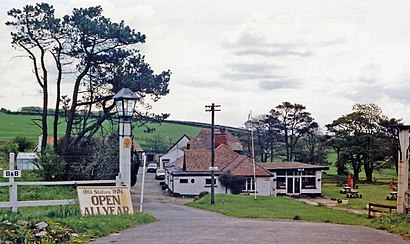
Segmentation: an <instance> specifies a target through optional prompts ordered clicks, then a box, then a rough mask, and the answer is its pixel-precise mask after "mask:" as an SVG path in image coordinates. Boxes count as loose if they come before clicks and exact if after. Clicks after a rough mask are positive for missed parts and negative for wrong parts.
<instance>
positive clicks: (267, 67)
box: [228, 63, 282, 73]
mask: <svg viewBox="0 0 410 244" xmlns="http://www.w3.org/2000/svg"><path fill="white" fill-rule="evenodd" d="M228 66H229V67H230V68H231V69H232V70H235V71H238V72H243V73H262V72H271V71H272V70H277V69H281V68H282V67H280V66H278V65H272V64H263V63H253V64H251V63H232V64H228Z"/></svg>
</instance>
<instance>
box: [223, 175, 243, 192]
mask: <svg viewBox="0 0 410 244" xmlns="http://www.w3.org/2000/svg"><path fill="white" fill-rule="evenodd" d="M219 181H220V182H221V184H222V186H224V187H226V188H227V189H229V190H231V192H232V194H240V193H242V190H243V187H244V186H245V183H246V178H245V177H242V176H234V175H232V174H231V173H223V174H221V175H220V176H219Z"/></svg>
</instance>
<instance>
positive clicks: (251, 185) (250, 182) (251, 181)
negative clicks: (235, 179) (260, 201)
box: [243, 177, 255, 192]
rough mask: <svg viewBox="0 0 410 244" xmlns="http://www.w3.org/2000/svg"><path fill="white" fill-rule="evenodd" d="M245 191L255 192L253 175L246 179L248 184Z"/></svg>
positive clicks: (244, 188)
mask: <svg viewBox="0 0 410 244" xmlns="http://www.w3.org/2000/svg"><path fill="white" fill-rule="evenodd" d="M243 191H244V192H254V191H255V181H254V179H253V178H252V177H248V178H247V179H246V184H245V185H244V187H243Z"/></svg>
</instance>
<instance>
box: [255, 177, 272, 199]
mask: <svg viewBox="0 0 410 244" xmlns="http://www.w3.org/2000/svg"><path fill="white" fill-rule="evenodd" d="M256 191H257V195H259V196H270V195H271V193H272V177H256Z"/></svg>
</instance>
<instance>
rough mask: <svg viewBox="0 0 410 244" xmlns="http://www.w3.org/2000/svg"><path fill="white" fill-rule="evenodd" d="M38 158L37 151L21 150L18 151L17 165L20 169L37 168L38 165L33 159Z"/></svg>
mask: <svg viewBox="0 0 410 244" xmlns="http://www.w3.org/2000/svg"><path fill="white" fill-rule="evenodd" d="M35 158H37V153H35V152H19V153H17V158H16V166H17V169H19V170H35V169H37V166H36V165H34V164H33V160H34V159H35Z"/></svg>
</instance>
